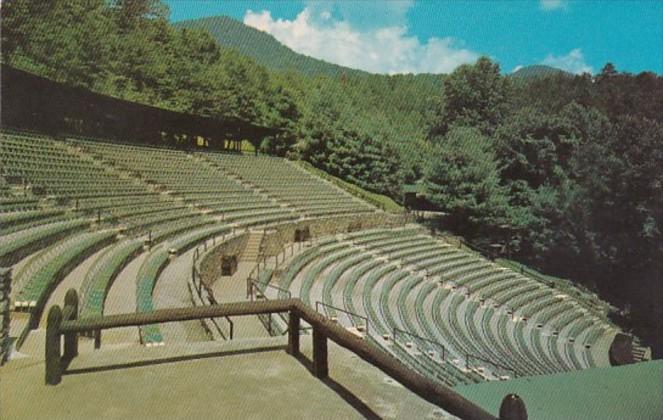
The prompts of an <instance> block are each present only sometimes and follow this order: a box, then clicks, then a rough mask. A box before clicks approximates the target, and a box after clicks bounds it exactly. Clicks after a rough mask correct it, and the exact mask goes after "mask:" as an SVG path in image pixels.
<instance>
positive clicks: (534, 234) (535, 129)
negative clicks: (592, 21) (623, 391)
mask: <svg viewBox="0 0 663 420" xmlns="http://www.w3.org/2000/svg"><path fill="white" fill-rule="evenodd" d="M210 22H224V25H227V26H228V28H226V29H223V25H215V28H216V32H215V33H214V34H213V35H210V34H209V33H207V32H206V31H204V30H201V29H198V28H182V27H179V26H173V25H171V24H170V23H169V22H168V20H167V10H166V9H165V8H164V7H163V5H162V4H161V3H160V2H159V1H157V0H115V1H110V2H109V1H106V0H68V1H58V0H49V1H43V2H42V1H39V2H35V1H31V0H7V1H4V2H3V5H2V23H3V31H2V47H3V48H2V59H3V61H4V62H6V63H8V64H11V65H13V66H16V67H19V68H22V69H25V70H28V71H31V72H34V73H37V74H40V75H43V76H46V77H50V78H53V79H56V80H59V81H62V82H67V83H71V84H75V85H80V86H84V87H87V88H89V89H91V90H94V91H98V92H101V93H105V94H109V95H113V96H117V97H121V98H125V99H129V100H134V101H138V102H144V103H148V104H152V105H157V106H162V107H166V108H170V109H174V110H178V111H184V112H190V113H194V114H200V115H208V116H215V115H233V116H237V117H241V118H244V119H246V120H249V121H252V122H257V123H260V124H265V125H269V126H276V127H280V128H282V129H283V134H281V135H279V136H278V137H276V138H267V139H265V140H264V141H263V143H262V145H261V149H262V150H263V151H264V152H267V153H273V154H278V155H282V156H284V155H288V156H293V157H299V158H302V159H305V160H308V161H309V162H311V163H312V164H314V165H315V166H317V167H319V168H322V169H324V170H326V171H328V172H330V173H331V174H333V175H336V176H339V177H342V178H344V179H346V180H348V181H350V182H353V183H356V184H358V185H360V186H362V187H364V188H366V189H369V190H372V191H376V192H381V193H385V194H388V195H390V196H392V197H394V198H395V199H396V200H400V197H401V191H400V186H401V185H402V184H403V183H406V182H413V181H415V180H423V182H425V183H426V185H427V186H428V188H429V191H430V192H431V198H432V199H433V200H434V201H435V202H436V203H437V204H438V205H439V206H440V207H441V208H442V209H443V210H445V211H446V212H447V213H448V214H449V217H448V219H447V222H446V225H445V228H446V229H449V230H452V231H453V232H454V233H456V234H460V235H464V236H466V237H467V238H469V239H471V240H474V241H479V242H483V243H484V244H490V243H494V242H495V241H500V242H504V243H506V244H508V248H509V250H510V253H511V255H512V256H513V258H515V259H518V260H519V261H521V262H524V263H528V264H531V265H533V266H535V267H538V268H540V269H542V270H544V271H546V272H548V273H550V274H554V275H561V276H566V277H568V278H571V279H573V280H574V281H576V282H579V283H584V284H586V285H587V286H589V287H591V288H592V289H594V290H597V291H598V292H599V293H601V294H602V295H603V296H604V297H607V298H609V299H610V300H612V301H613V302H614V303H616V304H618V305H622V306H626V304H631V306H632V313H631V314H630V315H629V316H628V322H631V324H630V325H631V326H632V327H633V328H635V329H637V330H638V332H639V334H640V335H641V336H643V337H645V338H648V340H649V342H650V344H654V345H655V351H656V352H657V354H658V355H659V356H660V355H661V352H662V351H663V343H662V342H661V340H663V280H662V278H663V258H662V257H661V256H662V255H663V171H662V170H661V168H663V78H662V77H661V76H660V75H656V74H653V73H641V74H638V75H633V74H628V73H620V72H619V71H617V69H615V68H614V66H613V65H611V64H609V63H608V64H606V65H605V67H604V68H603V70H602V71H601V72H600V73H599V74H597V75H596V76H591V75H588V74H584V75H579V76H576V75H568V74H566V73H558V72H550V73H551V74H545V76H540V77H510V76H504V75H503V74H502V72H501V70H500V67H499V65H498V64H497V63H494V62H492V61H491V60H489V59H487V58H481V59H479V60H478V61H477V62H476V63H475V64H472V65H463V66H460V67H459V68H457V69H456V70H455V71H454V72H453V73H451V74H449V75H416V76H415V75H395V76H387V75H371V74H367V73H363V72H350V71H344V72H342V73H340V74H339V73H338V72H333V71H331V70H324V71H323V70H320V73H317V72H316V71H314V69H315V68H316V67H315V66H316V65H318V64H319V65H320V66H321V67H320V68H321V69H332V68H334V67H337V66H332V67H326V65H323V64H321V63H318V62H317V60H312V59H311V60H304V59H303V58H302V59H293V60H294V61H293V62H294V63H297V62H299V61H297V60H302V61H301V63H305V64H303V65H304V66H305V68H302V69H299V68H298V67H297V66H295V67H291V66H290V64H287V67H284V68H288V70H281V69H280V68H279V67H278V66H279V65H284V66H286V63H289V61H288V60H285V59H284V60H282V61H279V60H276V59H275V58H274V56H271V55H272V54H276V55H278V54H279V52H280V51H283V50H282V49H281V47H277V46H274V47H270V46H269V45H274V43H275V42H276V41H275V40H274V39H273V38H271V37H269V36H267V35H265V34H262V33H258V32H257V31H255V33H253V35H251V36H254V37H256V38H255V39H256V40H258V41H259V40H261V39H264V40H265V43H264V45H261V44H260V43H257V44H255V45H253V46H252V47H251V52H247V51H242V48H244V47H245V48H248V45H249V44H248V43H247V44H246V45H245V46H244V47H242V45H241V38H236V37H235V38H232V37H228V38H227V39H226V40H225V41H221V42H219V39H218V38H219V37H221V38H223V37H224V36H225V35H224V34H227V33H229V32H233V31H234V29H232V28H234V27H235V26H236V25H237V24H238V22H236V21H230V20H227V19H225V20H224V19H221V20H210ZM218 26H221V29H219V27H218ZM233 36H234V35H233ZM215 38H217V39H215ZM224 39H225V38H224ZM237 43H240V45H239V46H238V45H236V44H237ZM228 46H233V47H234V48H228ZM271 48H274V51H276V52H274V51H272V50H271ZM283 48H285V47H283ZM238 49H239V50H238ZM245 54H251V55H252V57H248V56H247V55H245ZM283 54H286V53H285V52H284V53H283ZM293 54H294V53H293ZM277 58H278V57H277ZM260 63H264V64H266V65H268V67H269V68H268V67H265V66H263V65H261V64H260ZM268 63H269V64H268ZM279 63H281V64H279ZM326 71H329V73H325V72H326ZM544 73H545V72H544ZM656 340H658V341H656Z"/></svg>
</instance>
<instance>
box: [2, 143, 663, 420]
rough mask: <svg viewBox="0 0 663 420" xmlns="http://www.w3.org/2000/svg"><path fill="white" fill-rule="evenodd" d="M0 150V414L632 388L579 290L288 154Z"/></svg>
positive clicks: (448, 399) (612, 341)
mask: <svg viewBox="0 0 663 420" xmlns="http://www.w3.org/2000/svg"><path fill="white" fill-rule="evenodd" d="M0 158H1V159H2V171H3V174H2V176H3V177H2V191H1V194H2V204H1V206H2V207H1V211H2V214H1V220H2V226H3V230H2V244H1V246H0V260H1V261H2V265H3V266H5V267H11V268H7V269H4V271H3V272H2V278H3V287H4V291H3V297H5V301H6V303H3V305H4V306H3V308H4V309H5V311H6V312H9V313H10V317H8V318H5V326H7V323H8V321H7V319H9V318H10V319H11V323H9V325H8V333H9V334H8V336H9V337H10V340H11V345H12V348H13V349H12V350H9V351H11V352H13V353H12V354H11V356H10V357H9V359H10V360H9V362H8V363H7V364H6V365H5V367H3V368H2V369H3V370H2V376H3V381H2V410H3V412H4V413H7V414H9V416H8V417H6V418H13V417H24V418H41V416H42V415H43V416H46V415H48V416H49V417H51V416H52V417H51V418H65V417H69V415H72V413H75V414H76V416H75V417H79V416H80V417H87V418H91V417H96V416H99V417H116V416H118V415H121V416H124V417H126V416H129V417H133V416H136V417H139V416H143V415H145V416H149V415H150V414H152V415H157V416H166V417H167V415H168V413H169V412H170V413H172V411H170V410H177V408H176V406H175V405H173V402H174V401H172V400H171V399H172V398H175V399H176V401H181V399H182V398H190V399H191V400H192V401H193V402H192V403H191V404H192V405H193V406H194V407H197V408H195V409H194V411H196V412H199V414H200V415H206V416H209V415H212V414H211V413H213V412H217V413H218V411H217V410H230V411H227V412H226V413H227V415H228V417H231V413H236V414H237V413H239V412H238V411H237V410H239V408H242V407H243V408H244V409H247V410H249V411H248V412H249V413H253V415H254V416H266V415H267V413H268V412H269V410H271V409H275V408H274V407H289V408H283V409H285V410H287V409H290V410H292V415H293V417H299V416H301V417H302V418H306V417H309V415H310V416H311V417H320V418H332V417H333V418H345V417H361V416H368V417H370V416H376V417H410V418H412V417H418V418H424V417H426V416H429V417H428V418H436V417H437V418H445V417H446V416H448V415H449V414H448V413H453V414H456V415H458V416H460V417H462V416H463V413H470V414H469V415H468V418H483V417H482V416H485V418H491V416H496V415H498V408H499V405H500V403H501V401H502V398H503V397H504V396H506V395H507V394H517V395H519V397H517V398H518V399H519V400H520V399H521V398H522V400H520V401H523V400H524V402H525V404H526V407H527V409H528V410H529V412H530V416H533V418H539V417H537V416H536V413H537V410H539V411H540V412H543V411H541V410H547V409H549V408H550V407H548V406H546V400H547V399H548V398H549V397H550V395H546V394H548V393H551V392H552V393H555V397H553V398H552V399H548V401H547V403H548V404H554V405H555V406H556V408H555V409H557V410H561V412H562V413H567V414H569V415H570V416H571V417H568V418H583V417H582V414H579V416H580V417H573V414H572V413H574V412H580V413H582V411H577V410H579V408H578V406H575V405H569V406H567V405H565V404H564V399H563V398H575V399H576V400H577V399H578V398H581V397H582V395H584V398H585V399H586V404H587V407H589V408H588V409H591V408H592V407H593V406H594V404H596V403H595V402H594V401H592V398H593V397H592V396H593V395H595V394H594V393H593V392H594V391H591V392H588V391H587V389H588V388H589V387H591V386H592V385H591V384H592V383H601V384H602V386H603V385H604V384H605V386H606V389H604V390H603V391H602V392H603V394H601V392H599V393H597V394H596V395H597V398H598V399H601V398H603V399H605V398H611V397H615V396H616V395H617V394H619V393H622V392H626V393H628V392H630V393H637V395H640V398H642V397H643V396H644V397H646V396H647V390H646V387H647V383H646V381H647V380H648V378H647V375H645V376H641V375H642V372H640V370H639V367H638V365H639V364H635V365H629V366H625V367H611V366H612V364H614V363H615V362H616V360H615V359H617V357H616V356H614V355H613V353H614V354H616V353H618V352H619V349H620V339H621V341H624V338H625V337H626V335H625V334H623V333H621V331H620V329H619V328H618V327H617V326H615V325H614V324H613V323H611V322H610V321H609V320H608V318H607V317H606V312H607V305H606V304H605V303H603V302H601V301H600V300H598V299H597V298H596V297H595V296H593V295H591V294H589V293H587V292H584V291H582V290H580V289H571V288H570V289H568V290H560V289H555V288H551V287H550V286H549V285H548V284H546V283H545V282H542V281H540V280H539V279H536V278H533V277H530V276H528V275H526V274H523V273H521V272H519V271H515V270H513V269H509V268H506V267H504V266H501V265H499V264H497V263H496V262H493V261H491V260H490V259H488V258H486V257H484V256H482V255H481V254H480V253H477V252H475V251H473V250H472V249H470V248H468V247H466V246H464V245H463V244H462V242H460V241H458V240H454V238H453V237H444V236H439V235H435V236H433V235H431V234H430V232H429V231H428V230H427V229H425V228H424V227H422V226H420V225H418V224H416V223H414V222H413V220H412V219H411V218H409V217H408V216H407V215H404V214H389V213H387V212H384V211H382V210H380V209H379V208H377V207H375V206H374V205H372V204H370V203H369V202H365V201H363V200H361V199H359V198H357V197H355V196H353V195H351V194H350V193H348V192H347V191H344V190H343V189H341V188H339V187H338V186H337V185H335V184H333V183H332V182H330V181H328V180H325V179H322V178H319V177H317V176H315V175H314V174H313V173H311V172H309V171H308V170H307V169H306V167H304V166H302V165H300V164H298V163H297V162H293V161H289V160H286V159H283V158H275V157H269V156H252V155H242V154H237V153H221V152H214V151H195V150H194V151H191V150H175V149H171V148H163V147H148V146H142V145H132V144H129V143H128V142H127V143H118V142H110V141H104V140H101V139H91V138H79V137H71V138H57V139H56V138H53V137H50V136H48V135H39V134H35V133H27V132H22V131H15V130H3V132H2V143H1V146H0ZM6 297H9V299H8V300H7V299H6ZM293 302H295V303H293ZM304 307H306V308H308V309H306V310H304V309H302V308H304ZM215 308H216V309H217V310H218V312H217V313H215V312H214V311H213V310H214V309H215ZM196 310H201V311H200V312H196ZM205 310H207V311H208V312H205ZM132 314H133V315H132ZM141 315H142V316H143V317H142V318H141ZM293 328H296V331H297V332H294V331H293ZM3 333H4V332H3ZM61 337H64V339H62V338H61ZM328 341H329V345H328V344H327V342H328ZM62 345H63V346H64V347H63V349H61V346H62ZM622 347H623V346H622ZM628 348H629V349H631V351H632V354H631V355H629V356H630V357H631V358H632V360H635V361H638V362H643V363H644V364H647V363H655V362H646V360H647V359H648V358H649V353H648V349H646V348H643V347H641V346H638V345H637V340H635V341H634V345H633V346H628ZM286 351H287V353H296V354H294V355H295V356H296V357H291V356H286ZM300 355H301V356H300ZM307 355H310V356H311V359H312V361H308V362H307V360H308V359H307ZM611 355H613V356H611ZM357 356H359V357H357ZM621 357H624V356H623V354H622V355H621ZM360 359H363V360H360ZM611 359H612V360H611ZM617 362H618V360H617ZM309 365H310V366H309ZM394 367H396V372H395V375H394V377H395V378H396V379H397V381H398V380H402V381H403V382H404V385H405V387H403V386H402V385H399V384H398V382H397V381H394V380H393V379H391V378H390V377H389V374H390V373H392V372H393V369H394ZM309 369H310V370H311V372H312V373H313V375H311V373H309V371H308V370H309ZM659 371H660V369H659ZM385 373H387V376H385ZM659 373H660V372H659ZM655 375H656V373H654V377H653V378H650V379H654V380H655V379H656V378H655ZM629 377H633V380H634V381H635V382H633V383H630V384H625V383H624V380H625V378H629ZM636 379H637V380H636ZM228 381H232V382H231V383H228ZM611 381H612V382H611ZM640 381H642V382H640ZM537 382H540V384H541V386H540V387H539V388H531V389H532V390H531V391H529V392H528V391H527V384H530V385H531V384H534V383H537ZM44 383H46V384H49V385H56V384H57V386H46V385H44ZM194 383H195V384H194ZM546 383H549V384H548V385H544V384H546ZM185 384H186V386H185ZM562 384H565V385H562ZM631 385H632V386H633V389H631V390H628V389H619V391H618V390H617V389H616V388H615V386H618V388H622V387H627V388H628V387H631ZM231 386H232V389H231ZM559 386H565V387H566V386H568V387H569V388H570V389H568V390H557V391H553V388H554V387H559ZM272 387H273V388H272ZM546 387H547V388H546ZM270 388H271V389H270ZM408 388H409V390H408ZM583 388H585V389H584V390H583ZM19 389H20V392H19V391H18V390H19ZM211 389H215V392H216V393H215V394H211V393H210V390H211ZM439 390H441V391H443V394H437V395H436V394H435V392H436V391H439ZM617 391H618V392H617ZM654 391H655V390H654ZM558 392H559V393H558ZM615 392H617V394H615ZM578 393H580V395H578ZM583 393H584V394H583ZM346 394H347V395H346ZM574 394H576V395H575V396H574ZM213 395H214V396H213ZM348 395H351V397H348ZM560 396H561V397H560ZM528 397H529V398H528ZM465 398H467V400H466V399H465ZM514 398H515V397H514ZM142 399H145V403H144V404H143V402H141V401H142ZM318 400H320V401H319V403H316V402H317V401H318ZM468 400H469V401H475V402H476V403H477V404H478V405H474V404H472V403H471V402H469V401H468ZM66 401H71V405H70V406H69V405H65V404H64V402H66ZM123 401H124V402H126V403H123ZM440 401H442V403H440ZM272 404H274V405H272ZM445 404H446V405H445ZM505 404H506V405H507V406H508V405H509V403H508V401H507V402H506V403H505ZM514 404H515V405H516V406H519V404H517V403H514ZM629 404H631V405H629ZM632 404H637V401H636V399H634V400H632V401H628V400H625V401H624V407H623V409H624V410H625V412H626V411H627V410H629V408H632ZM106 406H108V407H109V408H110V407H112V410H109V411H104V410H105V407H106ZM137 407H138V408H137ZM247 407H249V408H247ZM441 407H446V408H447V409H446V410H445V409H444V408H441ZM481 407H483V408H481ZM129 408H130V411H124V410H128V409H129ZM148 409H149V410H152V411H145V410H148ZM593 409H594V410H599V412H600V406H598V404H597V406H596V407H594V408H593ZM5 410H6V411H5ZM233 410H234V411H233ZM306 410H309V411H306ZM464 410H466V411H464ZM564 410H570V411H564ZM491 413H492V414H491ZM513 413H517V410H516V411H513ZM503 415H504V416H505V417H503V418H521V417H508V414H503ZM512 415H514V416H517V415H518V414H512ZM411 416H412V417H411ZM430 416H432V417H430ZM249 417H250V416H249ZM3 418H4V415H3ZM592 418H595V417H592Z"/></svg>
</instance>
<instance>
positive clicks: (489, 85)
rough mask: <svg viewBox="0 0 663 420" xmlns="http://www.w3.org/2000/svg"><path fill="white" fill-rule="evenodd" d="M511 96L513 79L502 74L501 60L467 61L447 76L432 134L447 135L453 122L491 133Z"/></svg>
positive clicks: (484, 58) (505, 109)
mask: <svg viewBox="0 0 663 420" xmlns="http://www.w3.org/2000/svg"><path fill="white" fill-rule="evenodd" d="M509 96H510V82H509V80H508V79H507V78H505V77H503V76H502V75H501V74H500V66H499V64H497V63H493V62H492V61H490V59H488V58H486V57H481V58H479V59H478V60H477V62H476V63H475V64H464V65H462V66H460V67H458V68H457V69H456V70H454V71H453V72H452V73H451V74H450V75H449V76H448V77H447V78H446V79H445V80H444V96H443V99H442V100H441V101H440V102H439V104H438V107H437V110H436V112H435V117H434V118H433V122H432V125H431V127H430V131H429V136H430V137H431V138H432V137H436V136H439V135H444V134H445V133H446V132H447V131H448V130H449V129H450V127H451V126H453V125H460V126H466V127H475V128H478V129H479V130H480V131H481V132H483V133H490V132H491V131H492V130H493V128H494V127H496V126H497V125H498V124H499V123H500V121H501V120H502V118H503V117H504V115H505V114H506V112H507V111H508V104H509Z"/></svg>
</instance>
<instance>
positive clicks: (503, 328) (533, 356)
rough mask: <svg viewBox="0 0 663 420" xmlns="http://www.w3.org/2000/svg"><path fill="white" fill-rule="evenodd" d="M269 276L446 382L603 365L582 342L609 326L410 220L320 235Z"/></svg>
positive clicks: (273, 293)
mask: <svg viewBox="0 0 663 420" xmlns="http://www.w3.org/2000/svg"><path fill="white" fill-rule="evenodd" d="M271 284H274V285H275V286H278V287H279V288H281V289H287V290H289V291H290V292H291V293H292V296H294V297H300V298H301V299H303V300H304V301H306V302H307V303H308V304H310V305H311V306H313V307H318V309H319V310H322V308H324V313H325V314H326V315H327V316H328V317H330V318H332V319H335V320H337V322H339V323H340V324H342V325H343V326H345V327H347V328H351V329H353V330H355V331H359V332H362V331H365V332H364V334H367V339H369V340H371V341H372V342H374V343H376V344H377V345H380V346H382V347H383V348H384V349H385V350H387V351H389V352H391V353H393V354H394V355H395V356H396V357H398V358H400V359H401V360H402V361H403V362H404V363H406V364H408V365H409V366H411V367H412V368H413V369H416V370H418V371H420V372H422V373H424V374H426V375H429V376H431V377H433V378H437V379H438V380H439V381H440V382H442V383H444V384H446V385H451V386H454V385H460V384H469V383H474V382H478V381H484V380H504V379H509V378H511V377H514V376H525V375H537V374H549V373H555V372H563V371H568V370H573V369H584V368H588V367H594V366H603V364H598V363H597V361H596V360H593V358H592V355H593V354H595V353H593V351H592V350H591V349H592V346H594V345H595V344H596V343H598V342H599V341H600V339H601V338H602V337H604V336H605V335H609V334H610V333H611V332H614V331H615V330H616V327H615V326H613V325H611V324H608V323H606V322H605V321H604V320H602V319H601V318H599V317H597V316H595V315H593V314H591V313H589V312H588V311H587V310H586V309H585V308H584V307H583V306H582V305H581V304H579V303H578V302H577V301H575V299H574V298H572V297H570V296H567V295H563V294H559V292H556V291H555V289H552V288H550V287H548V286H547V285H545V284H542V283H539V282H537V281H535V280H533V279H531V278H528V277H525V276H522V275H521V274H519V273H517V272H514V271H511V270H508V269H506V268H503V267H500V266H498V265H496V264H494V263H492V262H490V261H488V260H486V259H484V258H483V257H481V256H479V255H477V254H474V253H472V252H469V251H465V250H461V249H458V248H456V247H454V246H451V245H450V244H448V243H445V242H444V241H442V240H439V239H434V238H432V237H430V236H428V235H427V234H423V233H421V232H420V231H419V230H417V229H412V228H406V229H393V230H372V231H363V232H356V233H351V234H344V235H338V236H334V237H329V238H326V239H324V240H322V241H319V242H317V243H316V244H315V245H314V246H313V247H311V248H309V249H307V250H305V251H304V252H302V253H300V254H298V255H296V256H295V257H294V258H293V259H292V260H291V261H290V262H289V263H288V265H287V267H286V268H284V270H283V272H282V274H281V275H280V276H279V275H275V276H273V277H272V280H271ZM263 293H264V294H265V295H267V297H268V298H277V297H285V292H283V291H281V292H278V289H277V288H276V287H274V288H270V287H264V288H263ZM316 302H322V303H324V304H325V305H323V306H319V304H317V303H316ZM334 308H340V309H342V310H343V311H339V310H336V309H334ZM344 311H349V312H351V313H353V314H355V315H352V314H350V315H349V314H347V313H346V312H344ZM364 318H368V324H369V325H365V324H366V321H365V319H364ZM598 326H600V328H596V327H598ZM592 328H596V329H595V330H593V332H591V333H590V332H589V330H590V329H592ZM366 331H367V332H366ZM604 341H605V340H604ZM603 350H605V352H606V354H607V351H608V349H607V348H605V349H603Z"/></svg>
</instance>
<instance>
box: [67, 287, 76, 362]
mask: <svg viewBox="0 0 663 420" xmlns="http://www.w3.org/2000/svg"><path fill="white" fill-rule="evenodd" d="M64 307H65V308H71V312H68V313H70V314H71V315H70V317H69V318H68V319H66V320H65V321H70V320H72V321H73V320H76V319H78V293H76V289H69V290H67V294H66V295H65V296H64ZM76 356H78V333H77V332H68V333H65V334H64V358H65V360H67V361H69V360H71V359H73V358H74V357H76Z"/></svg>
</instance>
